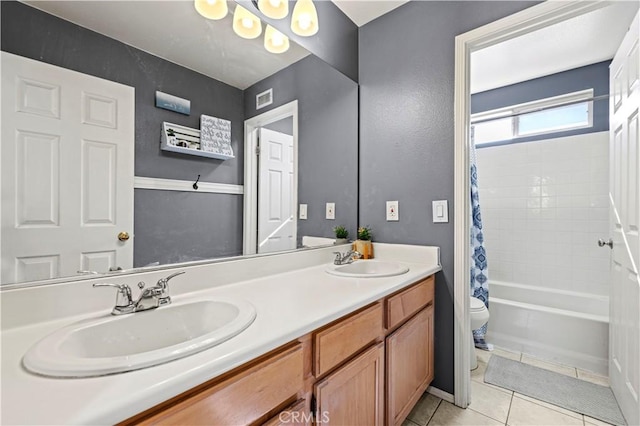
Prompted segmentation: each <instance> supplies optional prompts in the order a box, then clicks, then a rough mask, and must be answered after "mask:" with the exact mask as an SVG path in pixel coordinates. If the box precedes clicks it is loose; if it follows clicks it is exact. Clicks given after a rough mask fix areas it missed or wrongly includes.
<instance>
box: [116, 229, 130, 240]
mask: <svg viewBox="0 0 640 426" xmlns="http://www.w3.org/2000/svg"><path fill="white" fill-rule="evenodd" d="M118 239H119V240H120V241H127V240H128V239H129V233H128V232H125V231H122V232H121V233H119V234H118Z"/></svg>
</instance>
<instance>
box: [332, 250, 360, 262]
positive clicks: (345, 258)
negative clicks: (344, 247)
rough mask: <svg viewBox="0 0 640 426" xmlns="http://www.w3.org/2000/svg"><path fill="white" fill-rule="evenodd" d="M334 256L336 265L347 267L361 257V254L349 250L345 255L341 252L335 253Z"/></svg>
mask: <svg viewBox="0 0 640 426" xmlns="http://www.w3.org/2000/svg"><path fill="white" fill-rule="evenodd" d="M333 254H335V255H336V258H335V259H334V260H333V264H334V265H347V264H349V263H352V262H353V261H354V260H355V258H357V257H360V253H358V252H357V251H355V250H349V251H347V252H346V253H345V254H342V253H340V252H339V251H334V252H333Z"/></svg>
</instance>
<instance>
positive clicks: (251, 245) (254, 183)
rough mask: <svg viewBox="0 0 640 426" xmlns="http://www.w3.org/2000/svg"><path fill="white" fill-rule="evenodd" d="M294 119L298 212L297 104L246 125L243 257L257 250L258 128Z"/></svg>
mask: <svg viewBox="0 0 640 426" xmlns="http://www.w3.org/2000/svg"><path fill="white" fill-rule="evenodd" d="M287 117H293V175H294V176H295V177H296V178H295V179H294V188H293V206H294V213H295V214H296V215H297V211H298V182H297V176H298V101H297V100H295V101H291V102H289V103H287V104H284V105H282V106H279V107H277V108H274V109H272V110H269V111H267V112H264V113H262V114H260V115H256V116H255V117H252V118H250V119H248V120H245V122H244V209H243V210H244V219H243V227H242V254H243V255H247V254H256V253H257V246H258V158H257V155H256V149H257V147H258V128H259V127H264V126H266V125H268V124H271V123H275V122H276V121H279V120H282V119H283V118H287Z"/></svg>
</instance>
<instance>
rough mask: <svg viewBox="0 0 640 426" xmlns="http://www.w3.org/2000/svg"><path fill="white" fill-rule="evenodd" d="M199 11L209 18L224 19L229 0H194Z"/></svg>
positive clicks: (227, 10)
mask: <svg viewBox="0 0 640 426" xmlns="http://www.w3.org/2000/svg"><path fill="white" fill-rule="evenodd" d="M194 6H195V8H196V10H197V11H198V13H199V14H200V15H202V16H204V17H205V18H207V19H214V20H218V19H222V18H224V17H225V16H227V12H229V8H228V7H227V0H194Z"/></svg>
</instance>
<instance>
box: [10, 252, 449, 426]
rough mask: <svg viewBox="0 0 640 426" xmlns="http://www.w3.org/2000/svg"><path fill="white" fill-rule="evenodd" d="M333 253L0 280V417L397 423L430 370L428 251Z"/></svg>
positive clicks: (18, 420) (433, 261) (431, 257)
mask: <svg viewBox="0 0 640 426" xmlns="http://www.w3.org/2000/svg"><path fill="white" fill-rule="evenodd" d="M339 248H340V249H342V250H346V249H347V248H348V246H342V247H339ZM335 249H336V247H328V248H320V249H314V250H306V251H298V252H292V253H283V254H277V255H272V256H259V257H254V258H244V259H238V260H232V261H226V262H214V263H208V264H202V265H194V266H188V267H182V268H180V271H177V272H181V271H184V272H186V273H185V274H183V275H181V276H175V277H173V279H172V280H171V285H170V288H169V285H168V279H167V278H169V276H170V275H172V273H174V272H176V271H175V270H166V269H165V270H157V271H149V272H142V273H138V274H129V275H121V276H113V277H110V278H109V279H108V280H107V279H104V278H103V279H101V280H97V279H94V280H83V281H75V282H67V283H60V284H54V285H49V286H43V287H31V288H16V289H12V290H4V291H3V293H2V320H3V322H2V327H3V328H2V374H3V378H2V408H3V409H2V418H1V421H2V423H3V424H33V423H39V424H44V423H47V424H114V423H124V424H140V423H143V424H156V423H163V424H205V423H206V424H225V425H226V424H234V425H235V424H311V423H312V422H315V423H317V424H323V423H326V424H371V425H373V424H376V425H382V424H390V425H391V424H401V423H402V422H403V421H404V419H405V417H406V416H407V415H408V413H409V412H410V410H411V409H412V407H413V405H414V404H415V403H416V402H417V400H418V399H419V398H420V396H421V395H422V393H423V392H424V391H425V390H426V388H427V387H428V385H429V383H430V382H431V380H432V379H433V374H434V371H433V347H434V340H433V312H434V289H435V282H434V274H435V273H436V272H437V271H439V270H440V269H441V267H440V263H439V251H438V248H436V247H423V246H407V245H391V244H376V245H375V251H376V259H375V260H358V261H355V262H353V263H349V264H345V265H334V264H332V263H331V260H332V258H333V256H332V252H333V251H335ZM104 281H108V283H109V284H116V286H115V288H114V289H110V290H112V291H113V292H114V293H116V294H117V295H118V297H117V299H116V306H115V307H114V306H113V297H112V295H109V294H108V293H109V292H107V291H106V290H105V289H96V288H94V286H96V287H99V286H100V285H99V284H103V283H104ZM143 281H146V282H153V281H157V282H158V284H156V285H155V286H153V287H144V286H143V285H142V284H139V283H140V282H143ZM136 286H138V287H139V288H140V291H139V293H140V296H139V298H138V300H137V301H135V302H134V301H133V300H132V298H131V295H130V294H129V295H128V296H127V297H125V296H126V294H127V292H129V293H131V291H130V289H135V288H136ZM163 286H164V287H163ZM143 288H144V290H143ZM145 292H146V293H145ZM145 294H146V295H155V296H158V297H156V299H154V303H158V305H157V306H159V307H158V308H157V309H156V308H155V306H149V307H147V306H146V305H145V303H147V302H146V301H144V302H145V303H142V304H141V301H142V300H143V298H144V297H143V296H145ZM169 294H170V295H169ZM163 298H168V300H166V299H163ZM163 300H164V302H163ZM127 306H129V308H126V307H127ZM137 308H139V309H140V312H132V313H126V314H124V313H123V312H120V311H121V310H123V309H124V310H126V309H131V310H135V309H137ZM119 309H120V310H119ZM112 312H113V313H114V314H118V315H112Z"/></svg>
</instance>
